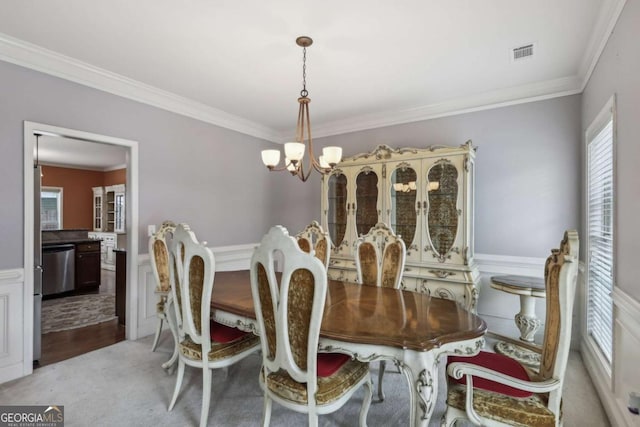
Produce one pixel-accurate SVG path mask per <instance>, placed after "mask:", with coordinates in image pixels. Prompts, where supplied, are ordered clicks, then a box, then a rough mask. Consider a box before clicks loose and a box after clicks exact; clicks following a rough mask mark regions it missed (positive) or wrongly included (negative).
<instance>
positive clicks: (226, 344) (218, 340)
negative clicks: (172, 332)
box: [180, 321, 260, 361]
mask: <svg viewBox="0 0 640 427" xmlns="http://www.w3.org/2000/svg"><path fill="white" fill-rule="evenodd" d="M214 331H216V332H214ZM259 344H260V337H258V336H257V335H254V334H253V333H251V332H242V331H240V330H239V329H236V328H229V327H228V326H224V325H221V324H219V323H217V322H214V321H212V322H211V350H210V351H209V355H208V356H209V357H208V360H210V361H215V360H222V359H225V358H228V357H231V356H234V355H238V354H242V353H243V352H244V351H246V350H248V349H250V348H252V347H255V346H257V345H259ZM180 353H181V354H182V355H183V356H185V357H187V358H189V359H193V360H197V361H200V360H202V359H203V358H202V345H200V344H196V343H195V342H193V341H192V340H191V338H189V337H186V338H185V339H184V340H182V342H180Z"/></svg>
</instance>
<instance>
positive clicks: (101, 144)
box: [23, 122, 138, 374]
mask: <svg viewBox="0 0 640 427" xmlns="http://www.w3.org/2000/svg"><path fill="white" fill-rule="evenodd" d="M43 138H46V139H49V140H50V141H52V143H51V144H45V145H41V144H42V141H43ZM67 143H69V144H67ZM74 144H75V145H74ZM52 147H53V148H54V151H56V150H57V152H53V153H47V150H48V149H51V148H52ZM69 147H72V148H75V149H72V150H70V151H69ZM65 149H66V150H68V151H67V152H65ZM102 150H111V151H113V152H120V153H121V154H124V155H123V156H122V159H123V164H122V165H121V166H122V171H121V172H122V175H123V177H124V178H123V180H124V181H126V192H125V191H123V194H122V195H121V200H119V205H120V206H121V207H126V209H122V211H121V212H120V213H121V214H122V213H123V215H122V217H121V218H119V219H118V221H117V224H118V227H120V228H119V229H117V230H113V229H108V228H106V224H107V223H111V224H112V225H111V226H112V227H113V226H114V225H113V224H116V221H115V219H114V218H111V217H107V216H105V219H104V223H105V232H107V231H111V232H113V235H114V240H115V241H116V242H115V244H114V245H112V246H110V247H109V263H110V265H111V267H112V268H111V269H109V270H106V269H102V268H100V267H101V266H102V265H101V261H106V256H105V255H106V253H103V254H100V252H99V251H100V247H101V246H102V241H103V238H102V237H103V236H98V237H96V236H91V237H90V236H89V233H92V232H94V231H95V230H96V229H95V226H94V221H95V215H94V213H91V214H90V216H91V217H90V218H89V219H87V220H86V223H82V224H81V225H80V226H78V225H77V224H78V222H77V221H78V219H77V218H76V219H75V221H76V222H75V224H76V226H75V227H74V222H73V221H70V222H69V223H67V221H65V220H64V216H67V212H69V214H70V215H71V212H70V210H69V209H68V208H67V210H66V211H64V216H63V219H62V220H61V221H60V222H61V224H60V227H59V231H60V233H61V234H63V233H71V234H72V235H74V236H75V240H74V244H75V245H76V249H78V250H80V251H81V253H79V254H76V255H75V259H76V260H77V261H79V262H81V263H83V264H82V266H83V268H82V269H78V268H77V267H74V272H75V274H76V276H75V277H74V280H73V282H74V283H75V284H76V288H74V289H73V290H70V291H68V292H66V293H65V292H62V293H60V294H58V295H53V296H52V297H55V296H59V295H68V294H87V293H89V294H92V293H95V294H96V296H99V295H100V294H103V296H104V294H108V293H110V292H113V290H114V288H115V284H114V281H115V276H116V272H115V271H113V270H114V264H115V253H116V250H113V251H112V249H115V248H116V247H117V246H118V245H119V246H120V247H125V248H126V250H121V251H119V252H118V254H119V256H118V258H119V259H121V260H122V261H121V263H120V266H121V271H120V275H119V277H121V279H120V280H121V281H122V282H124V283H125V287H124V288H122V290H123V291H124V292H121V298H120V299H121V301H120V310H121V313H120V318H121V319H124V318H125V317H126V319H127V322H126V325H125V326H121V325H119V321H118V318H115V319H113V320H110V321H106V322H100V323H98V324H93V325H91V326H84V327H80V328H73V329H66V330H60V331H54V332H50V333H49V334H46V335H42V337H43V339H42V342H41V344H42V349H43V350H44V351H47V352H48V353H47V356H46V357H45V358H44V359H43V361H44V362H45V363H44V364H47V363H54V362H57V361H59V360H64V359H65V358H69V357H73V356H75V355H77V354H82V353H84V352H87V351H91V350H94V349H96V348H100V347H102V346H106V345H110V344H112V343H115V342H117V341H119V340H122V339H125V338H126V339H135V338H137V336H136V335H137V333H136V331H137V307H136V304H135V303H133V301H137V291H136V286H132V285H133V284H134V283H135V278H136V275H137V268H136V266H137V254H138V145H137V142H136V141H130V140H125V139H121V138H114V137H110V136H105V135H100V134H94V133H89V132H84V131H78V130H74V129H67V128H61V127H57V126H51V125H46V124H41V123H33V122H25V123H24V159H25V166H24V169H25V181H24V182H25V188H24V196H25V197H24V200H25V210H24V213H25V223H24V227H25V230H24V231H25V238H24V251H25V253H24V259H25V296H27V295H31V294H33V295H34V299H30V298H25V306H24V313H25V318H24V334H23V336H24V340H25V342H24V349H25V354H24V356H25V357H24V373H25V374H29V373H31V371H32V361H33V360H35V359H34V356H35V355H36V353H37V351H38V348H37V347H38V344H39V341H38V340H37V338H38V337H39V336H40V334H39V331H40V326H41V325H42V323H41V320H40V313H39V311H40V310H39V308H40V307H38V306H37V304H36V303H35V302H34V301H37V298H36V294H37V293H38V292H40V293H41V294H42V287H41V286H40V283H41V282H40V283H39V275H41V274H42V264H41V261H42V258H40V259H39V258H38V249H41V248H43V247H44V246H42V245H41V246H38V243H40V244H41V243H42V241H41V240H40V239H41V237H42V234H41V233H40V228H41V227H40V225H41V224H40V212H39V211H40V209H39V206H38V205H39V203H40V197H39V195H36V186H37V183H38V181H39V179H38V178H39V177H38V176H36V175H38V174H35V173H32V170H34V166H38V167H39V169H40V168H42V167H46V166H42V165H47V164H49V165H59V166H62V167H65V166H68V167H70V168H74V167H75V168H76V169H83V160H82V154H83V153H85V154H88V155H89V156H90V158H93V160H95V158H96V157H97V156H98V157H99V154H98V153H99V152H101V151H102ZM105 152H106V151H105ZM56 156H61V157H59V158H62V159H64V160H56ZM93 160H91V161H90V160H86V161H85V162H86V163H88V165H89V167H90V165H91V164H92V161H93ZM74 162H75V163H74ZM74 164H75V165H76V166H74ZM45 170H46V169H45ZM51 170H53V169H51ZM125 171H126V172H125ZM45 173H46V172H45ZM39 175H40V176H41V175H42V173H41V172H40V173H39ZM123 185H124V183H123ZM103 188H111V189H113V188H118V189H119V187H117V186H115V185H114V186H107V187H103ZM38 191H39V190H38ZM89 191H90V190H89ZM71 196H72V195H71V194H70V192H69V191H66V192H65V195H64V197H65V200H67V199H69V197H71ZM105 202H106V200H105ZM78 203H81V204H83V205H84V203H85V202H84V200H82V199H80V202H78ZM78 203H76V204H74V206H78ZM86 203H87V205H88V206H89V207H90V209H91V207H92V204H93V201H92V199H91V194H90V193H89V195H87V197H86ZM93 210H94V212H95V207H93ZM73 211H76V209H73ZM104 212H105V215H108V214H107V212H111V214H112V213H113V209H110V208H105V210H104ZM74 213H75V212H74ZM83 215H86V213H85V214H83ZM70 226H71V228H72V229H69V228H70ZM98 231H102V230H101V229H100V230H98ZM116 231H117V232H118V233H117V234H116V233H115V232H116ZM54 233H55V232H51V234H49V233H48V234H47V238H49V237H57V236H55V235H54ZM84 234H86V236H84ZM94 234H96V233H94ZM66 236H67V234H64V237H66ZM92 237H93V239H95V240H93V241H92V240H91V238H92ZM97 240H100V244H97V243H98V242H97ZM92 242H93V245H92V244H91V243H92ZM54 243H56V242H54ZM91 246H93V247H97V248H98V252H96V253H95V254H94V253H89V252H87V253H84V252H82V251H84V250H88V249H89V248H90V247H91ZM94 257H95V259H94ZM94 261H96V262H97V264H96V262H94ZM84 265H87V266H88V267H89V268H93V267H94V266H96V265H97V267H98V271H99V273H98V277H99V278H98V279H97V280H98V281H97V282H95V281H93V282H92V281H91V280H90V279H91V275H86V274H85V269H84ZM108 267H109V266H108V265H107V268H108ZM93 276H94V277H95V274H94V275H93ZM78 279H79V280H78ZM101 283H104V285H105V286H104V287H102V286H100V284H101ZM78 285H80V286H81V288H78ZM92 285H93V286H92ZM82 286H84V287H85V288H84V289H83V288H82ZM100 288H101V289H100ZM65 291H67V290H66V289H65ZM83 291H84V292H83ZM49 292H50V291H49ZM124 295H126V296H124ZM45 299H47V298H45ZM45 302H46V301H45ZM63 329H64V328H63ZM52 345H53V347H52ZM52 348H53V352H52Z"/></svg>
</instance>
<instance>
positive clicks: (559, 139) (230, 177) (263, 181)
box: [0, 62, 581, 269]
mask: <svg viewBox="0 0 640 427" xmlns="http://www.w3.org/2000/svg"><path fill="white" fill-rule="evenodd" d="M212 84H213V83H212ZM0 93H2V96H1V97H0V141H1V144H2V157H0V178H2V179H3V181H2V182H3V183H4V185H3V186H1V187H0V198H1V200H3V203H2V204H0V218H2V221H1V222H0V223H1V224H2V225H1V227H2V237H3V244H2V246H1V247H0V269H2V268H17V267H21V266H22V265H23V262H22V253H23V245H22V236H23V204H24V202H23V188H22V187H23V183H22V181H23V171H22V150H23V139H22V122H23V120H30V121H34V122H40V123H46V124H50V125H55V126H60V127H66V128H72V129H78V130H83V131H87V132H94V133H98V134H104V135H109V136H115V137H120V138H125V139H131V140H135V141H138V142H139V149H140V153H139V154H140V168H139V173H140V175H139V177H140V195H139V201H140V205H139V208H140V226H141V227H140V236H139V237H140V252H141V253H144V252H146V251H147V249H146V245H145V242H146V233H145V231H146V225H147V224H152V223H155V224H158V223H160V222H161V221H162V220H163V219H165V218H171V219H174V220H176V221H185V222H188V223H189V224H191V225H192V226H193V228H194V229H195V230H196V231H197V234H198V237H199V238H200V239H202V240H206V241H207V242H208V244H209V245H211V246H221V245H231V244H242V243H251V242H258V241H259V240H260V238H261V236H262V235H263V234H264V233H266V231H267V230H268V228H269V227H270V226H271V225H273V224H282V225H284V226H286V227H287V228H289V230H291V232H292V233H293V232H296V231H298V230H300V229H302V228H303V227H304V225H306V224H308V223H309V222H310V221H311V220H312V219H318V220H319V219H320V179H319V176H318V175H317V174H315V175H312V177H311V178H310V179H309V181H308V182H306V183H302V182H300V181H299V180H297V179H294V178H291V177H290V176H289V175H288V174H286V173H269V172H268V171H267V170H266V168H264V166H263V165H262V162H261V161H260V155H259V152H260V150H261V149H263V148H265V147H272V146H273V145H272V144H270V143H268V142H265V141H261V140H259V139H256V138H252V137H249V136H246V135H241V134H238V133H236V132H233V131H229V130H225V129H221V128H218V127H216V126H213V125H209V124H206V123H202V122H199V121H197V120H193V119H189V118H186V117H183V116H179V115H176V114H173V113H170V112H167V111H164V110H160V109H157V108H154V107H150V106H147V105H143V104H140V103H137V102H134V101H130V100H127V99H124V98H120V97H117V96H114V95H110V94H107V93H104V92H101V91H98V90H95V89H91V88H87V87H83V86H81V85H78V84H75V83H71V82H67V81H65V80H61V79H58V78H55V77H51V76H47V75H45V74H42V73H39V72H35V71H31V70H27V69H25V68H22V67H18V66H15V65H11V64H7V63H3V62H0ZM580 103H581V97H580V96H579V95H576V96H569V97H562V98H557V99H552V100H547V101H539V102H534V103H529V104H523V105H517V106H513V107H504V108H498V109H493V110H487V111H481V112H475V113H468V114H463V115H458V116H452V117H446V118H441V119H435V120H429V121H423V122H416V123H410V124H406V125H398V126H391V127H386V128H380V129H373V130H369V131H362V132H354V133H350V134H345V135H339V136H333V137H327V138H319V139H317V140H316V141H315V143H316V145H317V147H318V151H319V148H320V147H321V146H323V145H340V146H342V147H343V148H344V152H345V155H352V154H356V153H359V152H364V151H370V150H372V149H373V148H374V147H375V146H376V145H378V144H382V143H384V144H388V145H391V146H393V147H402V146H416V147H424V146H428V145H431V144H444V145H459V144H462V143H464V142H465V141H467V140H468V139H472V140H473V142H474V144H475V145H476V146H478V147H479V148H478V153H477V162H476V173H477V174H476V178H477V186H476V252H480V253H488V254H498V255H512V256H531V257H540V258H542V257H546V256H547V254H548V253H549V249H550V248H552V247H556V246H557V245H558V242H559V240H560V237H561V235H562V232H563V230H564V229H567V228H577V227H578V225H579V206H580V204H579V202H580V197H579V188H580V187H579V179H580V158H579V156H580V138H581V137H580ZM236 168H240V169H236Z"/></svg>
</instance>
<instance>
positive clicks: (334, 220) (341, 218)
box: [326, 173, 349, 253]
mask: <svg viewBox="0 0 640 427" xmlns="http://www.w3.org/2000/svg"><path fill="white" fill-rule="evenodd" d="M348 196H349V194H348V188H347V177H346V176H345V175H344V174H342V173H336V174H332V175H331V176H330V177H329V180H328V185H327V212H326V218H327V228H328V232H329V237H330V238H331V242H332V243H333V246H334V248H333V249H334V253H340V252H342V251H343V249H344V248H345V246H348V240H349V236H348V234H347V225H348V215H349V209H348V205H347V203H348Z"/></svg>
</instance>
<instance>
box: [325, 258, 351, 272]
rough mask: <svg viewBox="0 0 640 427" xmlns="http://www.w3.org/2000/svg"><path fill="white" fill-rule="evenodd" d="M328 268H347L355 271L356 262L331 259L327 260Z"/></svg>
mask: <svg viewBox="0 0 640 427" xmlns="http://www.w3.org/2000/svg"><path fill="white" fill-rule="evenodd" d="M329 268H347V269H353V270H355V269H356V262H355V261H354V260H352V259H343V258H331V259H330V260H329Z"/></svg>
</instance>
